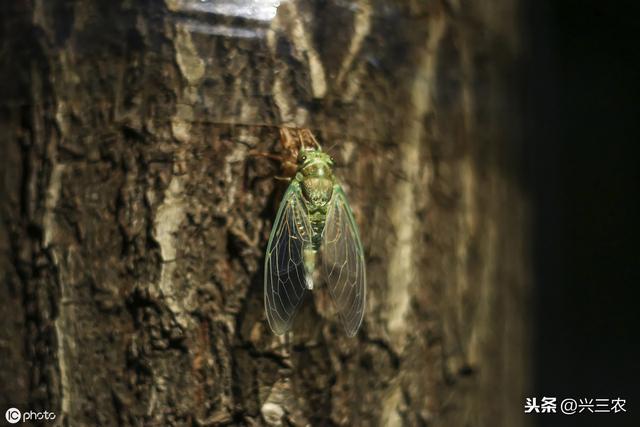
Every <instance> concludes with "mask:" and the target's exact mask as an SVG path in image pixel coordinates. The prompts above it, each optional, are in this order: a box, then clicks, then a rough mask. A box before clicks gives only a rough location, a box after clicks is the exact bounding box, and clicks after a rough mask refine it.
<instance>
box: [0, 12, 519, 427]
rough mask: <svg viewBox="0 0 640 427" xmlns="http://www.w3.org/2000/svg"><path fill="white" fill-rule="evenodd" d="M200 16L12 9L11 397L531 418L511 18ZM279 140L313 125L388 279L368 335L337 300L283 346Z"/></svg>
mask: <svg viewBox="0 0 640 427" xmlns="http://www.w3.org/2000/svg"><path fill="white" fill-rule="evenodd" d="M188 3H189V2H185V1H169V0H167V1H165V3H164V4H163V3H161V2H146V3H144V2H143V3H136V2H130V1H115V2H99V1H86V2H76V3H71V2H58V1H44V0H34V1H33V2H32V3H25V4H21V5H15V4H9V3H8V4H3V5H2V6H1V7H2V9H3V14H2V32H3V37H2V49H3V51H4V52H10V53H11V58H12V60H11V61H10V63H4V64H3V65H2V71H1V72H2V76H3V81H2V83H1V85H2V88H3V93H6V94H7V96H6V97H4V99H3V100H2V101H1V102H0V103H1V104H2V114H1V120H2V122H3V129H4V131H3V133H2V135H1V138H2V146H3V148H4V153H5V155H4V156H2V159H1V160H0V162H1V165H2V178H3V180H2V183H3V192H2V193H3V194H2V212H1V215H2V228H1V230H0V249H1V250H2V254H3V256H2V258H1V259H0V262H1V264H0V265H1V266H2V274H3V279H4V280H3V282H2V283H3V285H2V287H1V289H2V291H1V295H2V298H1V300H0V304H2V312H3V313H6V314H8V318H7V317H3V318H2V322H3V323H2V326H3V328H2V335H1V336H0V339H1V341H0V343H1V344H2V347H1V348H0V351H1V352H2V355H3V360H6V362H3V366H6V367H8V368H9V369H10V372H4V371H6V370H4V371H3V372H2V373H1V374H0V375H2V378H0V379H2V380H3V381H2V382H1V384H2V386H1V387H0V397H1V401H2V403H5V406H6V407H8V406H9V405H13V406H18V405H22V407H23V408H25V409H26V408H28V409H33V410H38V409H41V410H45V409H47V410H53V411H55V412H56V414H58V421H59V422H60V424H61V425H72V426H73V425H158V426H164V425H308V424H311V425H388V426H394V425H447V426H449V425H456V426H457V425H460V426H462V425H491V426H500V425H502V426H516V425H525V424H526V420H525V419H524V418H522V415H521V412H522V411H521V405H522V396H523V395H524V394H525V391H526V389H527V386H528V380H529V377H528V371H529V358H528V338H527V336H528V327H529V324H528V322H529V315H528V308H527V307H528V284H529V268H528V263H527V260H528V251H527V248H526V246H525V242H526V241H527V233H528V230H529V225H528V215H529V208H528V206H527V202H526V199H525V197H524V195H523V193H522V190H521V188H520V185H519V179H518V176H517V173H516V172H515V171H517V169H518V163H517V162H518V155H519V152H518V150H519V145H518V144H519V143H520V142H519V140H518V139H517V138H516V137H515V135H516V132H515V131H516V130H517V128H516V126H517V124H516V120H515V117H514V116H513V112H512V111H513V109H514V105H515V102H514V100H513V99H511V98H510V94H509V91H510V90H511V89H513V84H514V82H513V81H512V80H511V79H512V77H511V76H512V75H513V73H514V71H515V64H516V61H517V59H518V55H519V52H518V43H517V40H518V36H519V35H518V33H517V32H516V30H515V28H516V26H517V20H516V9H515V8H516V6H517V4H515V2H513V1H508V0H503V1H499V2H492V4H491V5H488V4H487V5H472V4H467V2H456V1H452V2H444V1H427V2H411V1H407V2H390V1H384V0H380V1H368V0H360V1H351V2H338V1H330V2H301V1H293V2H283V4H282V5H281V6H280V8H279V10H278V14H277V16H275V18H274V19H273V20H272V21H270V22H268V23H263V22H262V21H260V22H245V21H242V20H230V19H225V18H224V17H220V16H209V15H206V14H203V13H200V12H197V11H193V10H190V9H188V8H186V6H185V4H188ZM243 25H244V26H246V27H242V26H243ZM214 27H215V28H214ZM214 30H215V31H214ZM216 31H217V33H216ZM225 31H226V33H225ZM221 32H222V33H221ZM248 35H251V37H247V36H248ZM260 124H270V125H280V124H282V125H290V126H305V127H310V128H312V129H314V131H315V132H316V133H317V134H318V137H319V138H320V139H321V142H323V145H324V147H327V148H328V149H329V151H330V152H331V154H332V155H334V157H335V158H336V159H337V161H338V164H339V165H340V167H338V169H337V174H338V176H339V178H340V179H341V180H342V182H344V185H345V189H346V191H347V192H348V194H349V197H350V201H351V203H352V205H353V206H352V207H353V209H354V212H355V215H356V217H357V220H358V222H359V225H360V228H361V231H362V235H363V236H362V237H363V244H364V246H365V251H366V255H367V268H368V277H369V278H370V279H369V284H368V286H369V291H368V297H369V301H368V304H367V312H366V314H365V321H364V324H363V327H362V329H361V331H360V333H359V334H358V335H357V336H356V337H355V338H353V339H349V338H347V337H345V336H344V334H343V332H342V330H341V328H340V327H339V325H338V324H337V323H336V319H335V318H334V316H333V315H332V314H331V310H330V309H328V308H327V307H328V304H327V301H325V299H324V298H323V297H322V294H321V293H316V295H315V298H314V299H313V301H309V303H308V304H307V305H305V307H304V308H303V310H302V311H301V313H299V315H298V318H297V319H296V323H295V326H294V331H293V333H292V334H291V336H290V337H289V338H288V339H284V338H279V337H276V336H274V335H272V334H271V332H270V330H269V328H268V325H267V323H266V319H265V317H264V311H263V305H262V304H263V299H262V274H263V271H262V264H263V262H264V258H263V252H264V248H265V246H266V242H267V238H268V233H269V230H270V226H271V222H272V220H273V218H274V213H275V208H276V207H277V203H278V198H277V197H278V196H277V195H278V194H279V191H280V189H279V187H278V185H279V184H278V183H277V181H275V180H273V179H271V177H272V176H273V175H274V174H275V173H277V170H276V169H277V168H274V167H273V165H271V164H269V163H267V162H265V161H263V160H262V159H257V158H254V157H252V156H250V155H249V153H250V151H251V150H258V151H277V149H278V148H277V147H278V141H277V129H276V128H275V127H273V126H258V125H260ZM10 373H15V375H10ZM3 407H4V406H3Z"/></svg>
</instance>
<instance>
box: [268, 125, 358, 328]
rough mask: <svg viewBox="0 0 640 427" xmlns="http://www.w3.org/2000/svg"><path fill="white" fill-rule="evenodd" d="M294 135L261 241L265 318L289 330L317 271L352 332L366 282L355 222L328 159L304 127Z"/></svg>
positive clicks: (337, 310) (342, 319)
mask: <svg viewBox="0 0 640 427" xmlns="http://www.w3.org/2000/svg"><path fill="white" fill-rule="evenodd" d="M284 135H285V136H286V135H287V132H284ZM298 140H299V141H300V147H299V150H297V159H296V163H295V164H296V168H295V175H294V176H293V177H292V178H291V182H290V184H289V186H288V188H287V190H286V192H285V194H284V197H283V198H282V202H281V203H280V207H279V208H278V213H277V215H276V219H275V222H274V223H273V228H272V230H271V235H270V237H269V243H268V244H267V252H266V256H265V266H264V303H265V310H266V313H267V319H268V321H269V325H270V327H271V329H272V330H273V332H274V333H276V334H278V335H281V334H284V333H285V332H287V331H289V330H290V329H291V326H292V324H293V319H294V317H295V315H296V312H297V311H298V308H299V307H300V305H301V303H302V301H303V299H304V297H305V294H306V293H307V291H313V290H314V289H315V288H316V286H315V283H314V276H319V277H322V278H323V279H324V280H323V281H322V282H324V284H325V286H326V287H327V289H328V291H329V295H330V299H331V300H332V301H333V305H334V307H335V309H336V312H337V314H338V316H339V318H340V321H341V323H342V325H343V326H344V329H345V331H346V333H347V335H348V336H354V335H355V334H356V332H357V331H358V328H359V327H360V324H361V323H362V318H363V315H364V308H365V295H366V287H367V280H366V271H365V261H364V251H363V249H362V242H361V240H360V235H359V233H358V227H357V225H356V222H355V220H354V217H353V213H352V211H351V208H350V207H349V203H348V202H347V197H346V195H345V193H344V191H343V189H342V187H341V186H340V184H339V183H338V181H337V179H336V177H335V175H334V173H333V166H334V162H333V159H332V158H331V157H330V156H329V155H328V154H327V153H325V152H324V151H322V148H321V147H320V144H318V142H317V141H316V139H315V138H314V137H313V135H312V134H311V132H310V131H308V130H299V131H298ZM309 141H310V142H311V143H310V144H309V143H308V142H309ZM305 142H307V144H305ZM305 145H306V146H305ZM317 269H318V273H319V274H315V273H316V270H317Z"/></svg>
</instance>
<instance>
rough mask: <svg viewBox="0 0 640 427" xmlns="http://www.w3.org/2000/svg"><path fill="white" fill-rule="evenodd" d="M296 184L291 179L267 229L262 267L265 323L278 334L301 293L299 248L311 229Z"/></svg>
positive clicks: (302, 271)
mask: <svg viewBox="0 0 640 427" xmlns="http://www.w3.org/2000/svg"><path fill="white" fill-rule="evenodd" d="M303 203H304V202H303V200H302V196H301V193H300V185H299V184H298V183H297V182H295V181H294V182H292V183H291V185H289V188H288V189H287V192H286V193H285V195H284V197H283V199H282V202H281V203H280V208H279V209H278V214H277V215H276V220H275V222H274V224H273V229H272V230H271V236H270V237H269V244H268V245H267V254H266V259H265V267H264V305H265V310H266V312H267V319H268V320H269V326H271V329H272V330H273V332H274V333H276V334H278V335H282V334H284V333H285V332H287V331H288V330H289V329H291V323H292V320H293V317H294V316H295V314H296V311H297V309H298V307H299V306H300V303H301V302H302V299H303V297H304V293H305V289H306V286H305V269H304V258H303V248H304V246H305V245H308V244H311V235H312V229H311V224H310V222H309V219H308V218H307V214H306V211H305V208H304V205H303Z"/></svg>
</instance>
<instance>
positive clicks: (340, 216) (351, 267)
mask: <svg viewBox="0 0 640 427" xmlns="http://www.w3.org/2000/svg"><path fill="white" fill-rule="evenodd" d="M322 267H323V271H324V275H325V278H326V280H327V287H328V288H329V294H330V295H331V299H332V300H333V303H334V305H335V307H336V310H337V312H338V315H339V317H340V321H341V322H342V325H343V326H344V328H345V330H346V332H347V335H349V336H354V335H355V334H356V332H358V328H359V327H360V324H361V323H362V317H363V316H364V306H365V294H366V287H367V279H366V272H365V264H364V251H363V250H362V242H361V241H360V235H359V234H358V227H357V225H356V222H355V220H354V219H353V213H352V212H351V208H350V207H349V204H348V203H347V198H346V196H345V194H344V191H342V188H341V187H340V185H338V184H336V185H335V186H334V188H333V197H332V198H331V201H330V202H329V208H328V210H327V218H326V222H325V226H324V234H323V236H322Z"/></svg>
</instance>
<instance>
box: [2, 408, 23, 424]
mask: <svg viewBox="0 0 640 427" xmlns="http://www.w3.org/2000/svg"><path fill="white" fill-rule="evenodd" d="M4 417H5V418H6V419H7V422H8V423H9V424H15V423H18V422H20V420H21V419H22V414H21V413H20V410H19V409H17V408H9V409H7V412H5V413H4Z"/></svg>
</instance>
